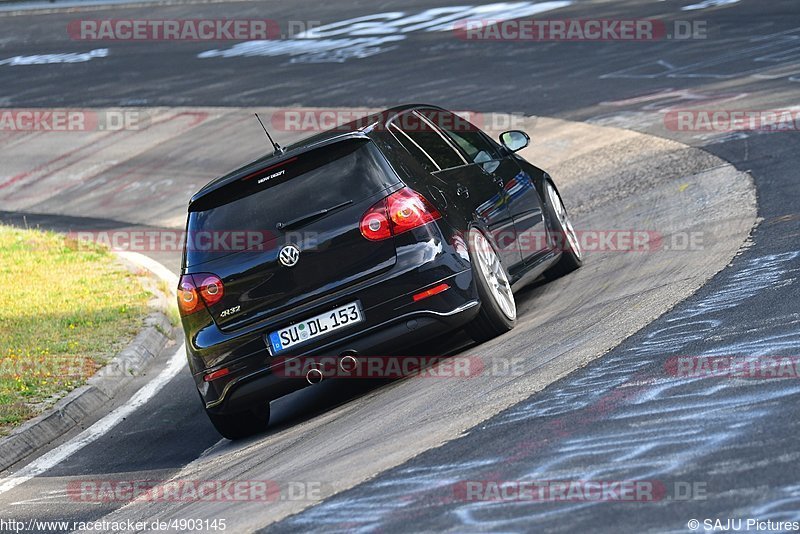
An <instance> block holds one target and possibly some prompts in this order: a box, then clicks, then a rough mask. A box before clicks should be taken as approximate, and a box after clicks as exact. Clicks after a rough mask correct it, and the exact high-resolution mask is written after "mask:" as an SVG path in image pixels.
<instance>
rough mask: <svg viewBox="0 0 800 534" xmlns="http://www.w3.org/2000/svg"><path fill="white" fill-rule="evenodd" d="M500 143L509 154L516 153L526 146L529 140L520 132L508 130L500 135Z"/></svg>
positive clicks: (526, 135)
mask: <svg viewBox="0 0 800 534" xmlns="http://www.w3.org/2000/svg"><path fill="white" fill-rule="evenodd" d="M500 142H501V143H502V144H503V146H504V147H506V149H508V151H509V152H517V151H519V150H522V149H523V148H525V147H526V146H528V145H529V144H530V143H531V138H530V137H528V134H526V133H525V132H523V131H522V130H509V131H507V132H503V133H501V134H500Z"/></svg>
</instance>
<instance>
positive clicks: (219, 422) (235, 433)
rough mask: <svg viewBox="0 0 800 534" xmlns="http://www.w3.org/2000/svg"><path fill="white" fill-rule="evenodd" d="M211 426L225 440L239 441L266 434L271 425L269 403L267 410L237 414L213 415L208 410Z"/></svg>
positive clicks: (261, 409) (254, 410)
mask: <svg viewBox="0 0 800 534" xmlns="http://www.w3.org/2000/svg"><path fill="white" fill-rule="evenodd" d="M206 415H208V418H209V419H210V420H211V424H212V425H214V428H216V429H217V432H219V433H220V434H221V435H222V437H223V438H227V439H230V440H237V439H242V438H247V437H250V436H252V435H254V434H258V433H260V432H264V431H265V430H266V429H267V426H268V425H269V403H266V408H259V409H253V410H248V411H245V412H236V413H213V412H209V411H208V410H206Z"/></svg>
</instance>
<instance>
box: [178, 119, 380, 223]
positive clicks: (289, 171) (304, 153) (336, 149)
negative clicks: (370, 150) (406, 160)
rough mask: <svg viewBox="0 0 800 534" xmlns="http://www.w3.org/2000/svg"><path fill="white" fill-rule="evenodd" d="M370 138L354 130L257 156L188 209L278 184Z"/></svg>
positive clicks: (205, 190)
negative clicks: (299, 147)
mask: <svg viewBox="0 0 800 534" xmlns="http://www.w3.org/2000/svg"><path fill="white" fill-rule="evenodd" d="M369 141H370V139H369V137H367V136H366V135H363V134H358V135H352V134H351V135H347V136H343V137H335V138H332V139H329V140H326V141H323V142H321V143H317V144H314V145H311V146H309V147H303V148H302V150H292V151H289V152H287V153H284V154H281V156H280V157H279V158H267V159H266V160H258V162H257V163H255V164H251V165H248V166H246V167H243V168H241V169H239V170H237V171H234V172H233V173H231V174H229V175H227V176H225V177H224V178H223V179H220V180H219V181H218V182H216V183H214V182H212V184H210V185H209V186H207V187H205V188H203V189H201V190H200V191H199V192H198V193H196V194H195V195H194V196H193V197H192V199H191V200H190V201H189V212H196V211H206V210H210V209H213V208H216V207H219V206H222V205H225V204H228V203H230V202H233V201H235V200H239V199H241V198H245V197H248V196H250V195H252V194H253V193H256V192H258V191H263V190H264V189H266V188H269V187H275V186H276V185H279V184H282V183H284V182H287V181H290V180H291V179H292V178H294V177H296V176H299V175H301V174H303V173H306V172H308V171H311V170H313V169H316V168H318V167H321V166H323V165H326V164H328V163H330V162H332V161H335V160H337V159H339V158H342V157H344V156H346V155H348V154H350V153H352V152H354V151H355V150H357V149H358V148H361V147H362V146H364V145H365V144H367V143H368V142H369Z"/></svg>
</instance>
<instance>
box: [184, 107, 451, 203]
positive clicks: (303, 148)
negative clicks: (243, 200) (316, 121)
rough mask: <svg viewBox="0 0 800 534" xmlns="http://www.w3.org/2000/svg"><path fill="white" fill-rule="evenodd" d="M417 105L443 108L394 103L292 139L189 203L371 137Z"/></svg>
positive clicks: (210, 184)
mask: <svg viewBox="0 0 800 534" xmlns="http://www.w3.org/2000/svg"><path fill="white" fill-rule="evenodd" d="M418 108H434V109H441V108H438V107H437V106H430V105H425V104H406V105H402V106H395V107H392V108H389V109H386V110H383V111H379V112H376V113H373V114H371V115H368V116H365V117H362V118H360V119H356V120H354V121H352V122H349V123H347V124H343V125H341V126H338V127H336V128H334V129H331V130H327V131H324V132H320V133H318V134H314V135H312V136H309V137H306V138H304V139H301V140H300V141H297V142H296V143H292V144H291V145H288V146H286V147H284V151H283V152H281V153H275V152H270V153H269V154H265V155H264V156H261V157H260V158H258V159H256V160H253V161H251V162H250V163H247V164H246V165H243V166H241V167H239V168H237V169H234V170H232V171H231V172H229V173H227V174H225V175H223V176H220V177H219V178H215V179H213V180H211V181H210V182H208V183H207V184H206V185H204V186H203V187H202V188H200V190H199V191H197V193H195V194H194V195H193V196H192V198H191V200H189V205H190V206H191V205H192V204H193V203H194V202H196V201H197V200H198V199H200V198H202V197H205V196H206V195H209V194H211V193H213V192H214V191H217V190H218V189H220V188H222V187H225V186H227V185H228V184H230V183H232V182H235V181H237V180H240V179H242V178H244V177H246V176H249V175H252V174H254V173H257V172H259V170H261V169H265V168H268V167H272V166H274V165H276V164H279V163H280V162H282V161H285V160H288V159H291V158H294V157H297V156H298V155H300V154H303V153H305V152H307V151H309V150H311V149H314V148H320V147H322V146H325V145H330V144H334V143H338V142H340V141H344V140H346V139H354V138H366V139H368V138H369V133H370V132H371V130H372V128H371V127H372V126H374V125H375V124H378V123H383V124H386V123H388V122H389V121H391V120H392V118H393V117H395V116H396V115H398V114H399V113H402V112H404V111H408V110H411V109H418Z"/></svg>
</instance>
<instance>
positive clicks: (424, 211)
mask: <svg viewBox="0 0 800 534" xmlns="http://www.w3.org/2000/svg"><path fill="white" fill-rule="evenodd" d="M441 217H442V216H441V214H440V213H439V211H438V210H437V209H436V208H434V207H433V205H432V204H431V203H430V202H428V200H427V199H426V198H425V197H423V196H422V195H420V194H419V193H417V192H416V191H414V190H413V189H409V188H408V187H405V188H403V189H401V190H399V191H397V192H395V193H392V194H391V195H389V196H388V197H386V198H384V199H382V200H380V201H378V202H376V203H375V204H374V205H373V206H372V207H371V208H370V209H368V210H367V212H366V213H365V214H364V216H363V217H361V224H360V227H361V234H362V235H363V236H364V237H366V238H367V239H369V240H371V241H380V240H382V239H387V238H389V237H392V236H393V235H398V234H402V233H403V232H408V231H409V230H412V229H414V228H417V227H419V226H422V225H424V224H428V223H429V222H433V221H435V220H436V219H440V218H441Z"/></svg>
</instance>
